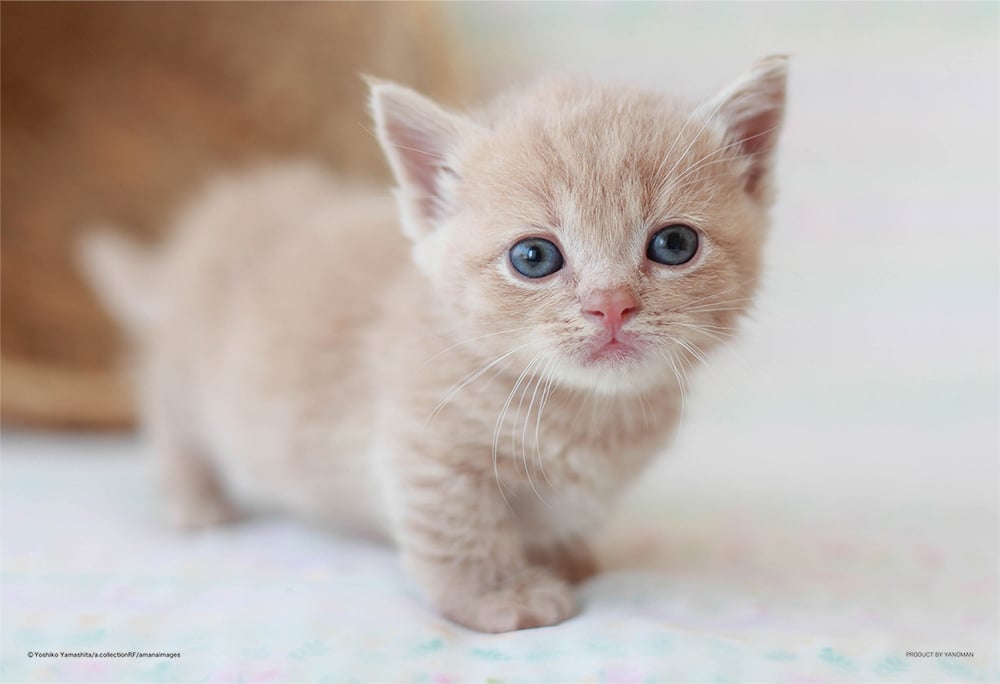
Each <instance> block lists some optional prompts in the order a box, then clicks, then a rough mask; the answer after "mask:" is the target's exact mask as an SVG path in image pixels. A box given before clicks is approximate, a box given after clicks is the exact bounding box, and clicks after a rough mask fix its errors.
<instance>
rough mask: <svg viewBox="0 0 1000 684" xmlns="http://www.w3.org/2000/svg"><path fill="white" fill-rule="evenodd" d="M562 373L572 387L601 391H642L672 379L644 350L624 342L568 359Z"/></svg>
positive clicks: (565, 382) (560, 371)
mask: <svg viewBox="0 0 1000 684" xmlns="http://www.w3.org/2000/svg"><path fill="white" fill-rule="evenodd" d="M559 377H560V380H562V382H563V384H565V385H567V386H569V387H573V388H575V389H582V390H586V391H590V392H598V393H601V394H623V393H630V392H641V391H644V390H647V389H649V388H651V387H654V386H657V385H662V384H664V383H665V382H667V381H668V380H669V378H665V377H663V376H662V373H660V369H657V368H654V367H653V364H652V363H651V362H650V361H649V359H648V357H647V355H646V354H645V353H644V352H642V351H641V350H640V349H638V348H637V347H636V346H634V345H631V344H627V343H621V342H617V343H608V344H604V345H601V346H599V347H597V348H595V349H592V350H590V351H589V352H587V354H586V355H585V356H584V357H583V358H582V359H579V358H578V359H574V360H568V359H567V360H566V362H564V363H562V364H560V368H559Z"/></svg>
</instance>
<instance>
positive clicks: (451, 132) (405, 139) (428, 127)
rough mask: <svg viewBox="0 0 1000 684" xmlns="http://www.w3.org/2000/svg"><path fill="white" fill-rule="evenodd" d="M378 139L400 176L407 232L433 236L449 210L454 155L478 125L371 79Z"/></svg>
mask: <svg viewBox="0 0 1000 684" xmlns="http://www.w3.org/2000/svg"><path fill="white" fill-rule="evenodd" d="M367 81H368V85H369V87H370V88H371V110H372V118H373V119H374V120H375V135H376V136H377V137H378V141H379V143H380V144H381V145H382V151H383V152H384V153H385V156H386V159H387V160H388V161H389V166H391V167H392V172H393V175H394V176H395V177H396V183H397V184H398V186H399V188H398V190H397V199H398V201H399V207H400V212H401V214H402V217H401V218H402V223H403V230H404V231H405V232H406V234H407V235H408V236H409V237H411V238H414V239H416V238H418V237H420V236H422V235H425V234H426V233H428V232H430V231H431V230H432V229H433V228H434V227H435V224H436V223H437V221H438V220H439V219H440V218H441V217H442V215H443V214H444V213H445V211H446V210H447V200H448V198H447V193H446V187H445V185H446V182H447V178H448V177H449V176H451V177H454V176H455V170H454V167H453V163H454V162H453V160H452V157H453V156H454V151H455V150H456V149H457V147H458V146H459V145H461V143H462V141H463V140H464V139H465V137H466V136H467V135H468V134H469V133H470V132H471V130H472V128H473V124H472V123H471V122H470V121H468V120H467V119H464V118H463V117H461V116H459V115H457V114H453V113H452V112H449V111H447V110H445V109H443V108H442V107H440V106H438V105H437V104H436V103H435V102H433V101H432V100H429V99H428V98H426V97H424V96H423V95H420V94H418V93H416V92H414V91H413V90H410V89H409V88H404V87H403V86H401V85H397V84H395V83H391V82H388V81H380V80H376V79H371V78H369V79H367Z"/></svg>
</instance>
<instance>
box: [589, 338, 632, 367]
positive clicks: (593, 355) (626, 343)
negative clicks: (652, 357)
mask: <svg viewBox="0 0 1000 684" xmlns="http://www.w3.org/2000/svg"><path fill="white" fill-rule="evenodd" d="M638 358H639V348H638V345H637V344H636V339H635V337H634V336H632V335H629V334H628V333H623V332H619V333H618V334H617V335H615V336H613V337H611V338H610V339H607V338H604V339H600V340H595V341H594V345H593V347H592V349H591V352H590V354H588V355H587V363H588V364H601V365H604V364H608V363H612V364H619V363H628V362H630V361H635V360H636V359H638Z"/></svg>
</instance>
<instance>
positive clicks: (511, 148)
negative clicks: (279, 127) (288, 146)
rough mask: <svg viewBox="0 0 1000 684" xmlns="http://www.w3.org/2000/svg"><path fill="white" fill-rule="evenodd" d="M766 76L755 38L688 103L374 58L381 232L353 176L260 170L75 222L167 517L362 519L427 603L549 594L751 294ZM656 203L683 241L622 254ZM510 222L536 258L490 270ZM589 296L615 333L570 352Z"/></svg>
mask: <svg viewBox="0 0 1000 684" xmlns="http://www.w3.org/2000/svg"><path fill="white" fill-rule="evenodd" d="M784 92H785V60H784V59H783V58H780V57H773V58H768V59H766V60H763V61H761V62H759V63H757V64H756V65H754V66H753V67H752V69H751V70H750V71H749V72H748V73H747V74H746V75H745V76H744V77H742V78H741V79H739V80H738V81H737V82H735V83H734V84H733V85H731V86H730V87H729V88H727V89H726V90H724V91H723V92H722V93H720V94H719V95H718V96H717V97H716V98H714V99H712V100H710V101H708V102H707V103H705V104H703V105H701V106H700V107H698V108H696V109H692V108H689V107H686V106H684V105H683V104H679V103H676V102H674V101H672V100H669V99H665V98H664V97H661V96H658V95H652V94H647V93H642V92H638V91H633V90H629V89H623V88H620V87H599V86H595V85H592V84H582V83H578V82H573V81H564V80H554V79H549V80H541V81H539V82H538V83H537V84H535V85H534V86H533V87H531V88H529V89H526V90H522V91H518V92H515V93H512V94H510V95H508V96H506V97H503V98H501V99H498V100H496V101H495V102H493V103H492V104H491V105H490V106H489V107H488V108H486V109H485V110H483V111H482V112H479V113H476V114H474V115H462V114H458V113H455V112H451V111H446V110H444V109H442V108H440V107H439V106H438V105H436V104H434V103H432V102H430V101H429V100H427V99H425V98H423V97H422V96H420V95H418V94H416V93H414V92H412V91H410V90H407V89H406V88H403V87H401V86H398V85H394V84H390V83H383V82H374V83H373V84H372V108H373V112H374V118H375V123H376V128H377V134H378V139H379V141H380V142H381V144H382V146H383V148H384V150H385V153H386V155H387V157H388V159H389V162H390V164H391V165H392V168H393V171H394V172H395V175H396V178H397V181H398V190H397V199H398V210H399V212H400V214H401V217H402V226H403V233H405V236H406V237H404V235H403V234H401V233H400V232H399V230H398V227H396V221H395V216H394V211H393V207H392V206H391V202H388V201H387V200H386V199H384V198H383V197H382V196H381V195H379V194H377V193H372V192H370V191H366V190H364V189H360V188H348V187H343V186H340V185H338V184H337V183H335V182H334V181H333V180H331V179H330V178H328V177H327V176H326V175H325V174H324V173H323V172H322V171H320V170H318V169H315V168H311V167H308V166H290V167H284V168H273V169H271V170H267V171H262V172H259V173H255V174H250V175H246V176H243V177H240V178H236V179H229V180H222V181H219V182H218V183H217V184H216V185H214V186H212V187H211V188H210V189H209V190H208V192H207V193H206V194H205V195H204V196H203V197H201V198H200V199H199V200H198V201H196V202H195V203H193V204H192V205H191V207H190V208H189V210H188V211H187V212H186V213H185V214H184V215H183V216H182V217H181V218H180V220H179V221H178V225H177V232H176V236H175V237H174V239H172V240H171V241H170V243H169V244H167V245H166V246H165V247H164V248H163V249H162V250H161V251H160V252H159V253H157V254H155V255H148V254H145V253H141V252H140V251H138V250H136V249H134V248H132V247H131V246H129V245H126V244H124V243H123V242H121V241H120V240H118V239H116V238H115V237H114V236H112V235H108V234H105V235H99V236H96V237H95V238H93V239H92V240H91V241H90V242H89V243H88V244H87V246H86V250H85V257H86V258H85V264H86V265H87V267H88V269H89V271H90V274H91V276H92V279H93V280H94V281H95V284H96V286H97V287H98V289H99V290H100V291H101V293H102V295H103V297H104V299H105V301H106V302H107V304H108V306H109V308H111V309H112V310H113V311H114V312H115V313H116V314H117V315H118V317H119V318H120V319H121V320H122V321H123V323H124V324H125V325H126V326H127V327H128V328H130V329H131V330H132V331H133V333H134V334H135V336H136V339H137V341H138V342H139V345H138V346H139V350H140V355H139V361H140V370H141V375H140V379H141V382H140V387H141V399H142V406H143V409H144V416H145V422H146V426H147V428H148V431H149V433H150V435H151V437H152V439H153V441H154V443H155V449H156V452H157V456H158V459H157V460H158V464H159V466H160V470H161V471H162V475H163V481H164V483H165V485H166V488H167V490H168V493H169V496H170V501H171V505H172V510H173V511H174V514H175V516H176V518H177V521H178V522H179V523H180V524H182V525H188V526H198V525H204V524H209V523H214V522H219V521H222V520H226V519H229V518H231V517H233V516H234V515H235V510H236V509H235V507H234V506H235V505H237V504H239V505H247V504H250V505H254V506H267V507H273V508H277V509H283V510H288V511H293V512H296V513H299V514H301V515H305V516H309V517H311V518H314V519H317V520H320V521H324V522H337V523H339V524H341V525H343V524H349V525H351V526H353V527H355V528H361V529H370V530H373V531H376V532H378V531H380V530H384V531H385V532H386V533H387V534H389V535H391V537H392V538H393V539H394V540H395V541H396V542H397V543H398V545H399V547H400V549H401V552H402V555H403V558H404V560H405V563H406V565H407V567H408V568H409V570H410V572H411V573H412V576H413V578H414V579H415V580H416V581H417V582H418V583H419V584H420V585H421V587H422V588H423V589H424V590H425V591H426V594H427V596H428V597H429V599H430V600H431V602H432V603H433V604H434V605H435V607H436V608H437V609H438V610H439V611H440V612H441V613H443V614H444V615H446V616H448V617H450V618H451V619H453V620H455V621H457V622H460V623H462V624H464V625H467V626H469V627H471V628H474V629H478V630H483V631H489V632H501V631H505V630H512V629H518V628H523V627H533V626H540V625H550V624H554V623H557V622H560V621H561V620H564V619H566V618H567V617H569V616H570V615H571V614H572V613H573V611H574V600H573V594H572V591H571V589H570V582H574V581H578V580H580V579H582V578H585V577H587V576H588V575H590V574H591V573H593V572H594V571H595V565H594V560H593V558H592V557H591V555H590V553H589V551H588V549H587V546H586V542H585V540H586V538H587V537H588V536H589V535H590V534H591V533H592V532H593V531H594V530H595V529H596V527H597V526H598V524H599V523H600V521H601V519H602V518H603V517H604V515H605V512H606V511H607V509H608V508H609V506H611V504H612V503H613V502H614V500H615V498H616V496H617V494H618V493H619V492H620V490H621V489H622V487H623V485H625V484H626V483H627V482H629V481H630V480H631V479H632V478H633V477H634V476H635V475H636V474H637V473H638V472H639V471H640V470H641V469H642V468H643V466H644V465H645V464H646V463H647V461H648V460H649V459H650V457H651V456H653V455H654V454H655V453H656V452H658V451H660V450H661V449H663V447H664V446H665V444H666V443H667V441H668V440H669V438H670V436H671V434H672V432H673V430H674V427H675V425H676V424H677V421H678V417H679V412H680V392H681V387H680V386H681V383H682V380H683V378H684V375H685V373H686V371H687V370H688V369H689V368H690V367H692V366H693V365H694V364H696V363H697V362H698V361H699V357H701V356H702V354H704V353H705V352H706V351H708V350H709V349H710V348H711V347H713V346H714V345H715V344H716V342H717V341H719V340H721V339H722V338H724V337H726V336H728V334H729V333H730V331H731V330H732V329H733V325H734V323H735V322H736V320H737V317H738V316H739V315H740V313H741V312H743V311H744V309H745V308H746V306H747V305H748V303H749V298H750V297H751V295H752V293H753V291H754V288H755V284H756V281H757V277H758V270H759V262H760V252H761V246H762V243H763V240H764V236H765V232H766V228H767V223H768V219H767V213H768V206H769V204H770V201H771V179H770V176H771V173H770V168H771V156H772V154H771V153H772V151H773V148H774V144H775V141H776V138H777V131H778V128H779V126H780V123H781V118H782V111H783V106H784ZM675 223H683V224H687V225H689V226H692V227H694V228H695V229H696V230H697V231H698V234H699V238H700V247H699V249H698V253H697V254H696V256H695V257H694V258H693V259H692V260H691V261H690V262H688V263H686V264H683V265H681V266H665V265H662V264H659V263H655V262H653V261H651V260H650V259H648V258H647V256H646V250H647V244H648V242H649V239H650V236H651V235H652V234H653V233H654V232H655V231H656V230H657V229H659V228H661V227H663V226H665V225H670V224H675ZM530 236H540V237H544V238H546V239H549V240H551V241H552V242H553V243H555V244H556V245H558V246H559V247H560V250H561V252H562V254H563V256H564V258H565V265H564V266H563V268H562V270H560V271H558V272H556V273H555V274H553V275H551V276H549V277H547V278H541V279H537V280H530V279H527V278H524V277H522V276H520V275H518V274H517V273H516V272H515V271H514V270H513V269H512V267H511V263H510V260H509V257H508V251H509V249H510V247H511V245H513V244H514V243H515V242H517V241H518V240H520V239H523V238H525V237H530ZM407 238H408V239H407ZM608 293H611V294H608ZM608 297H611V299H610V300H609V299H608ZM616 298H618V299H616ZM622 298H624V299H622ZM608 301H611V302H612V303H611V304H607V302H608ZM594 302H597V303H596V304H595V303H594ZM615 302H618V304H615ZM622 302H624V303H622ZM609 306H610V307H611V308H610V309H608V307H609ZM602 307H603V308H602ZM616 307H617V308H616ZM611 309H613V311H612V310H611ZM619 309H622V310H623V311H622V312H621V313H622V316H623V317H626V320H625V322H624V324H623V326H622V330H623V331H625V332H619V333H618V334H619V335H628V336H629V338H628V339H630V340H631V346H630V347H629V349H627V350H626V351H625V352H624V353H620V354H619V353H617V352H608V353H596V352H595V350H598V349H599V348H600V347H601V344H603V343H604V342H606V341H607V339H606V338H607V335H608V334H609V333H607V330H608V328H607V327H606V326H605V325H604V323H605V321H607V320H609V318H608V317H610V316H611V315H612V314H614V315H617V313H616V312H618V310H619ZM602 312H604V313H602ZM595 353H596V355H595Z"/></svg>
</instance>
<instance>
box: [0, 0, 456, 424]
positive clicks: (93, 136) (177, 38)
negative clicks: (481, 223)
mask: <svg viewBox="0 0 1000 684" xmlns="http://www.w3.org/2000/svg"><path fill="white" fill-rule="evenodd" d="M0 28H2V37H0V49H2V55H0V57H2V85H0V87H2V111H0V116H2V138H3V158H2V188H0V189H2V194H3V202H2V208H0V222H2V229H3V233H2V238H3V249H2V252H0V254H2V258H0V261H2V264H0V268H2V304H0V306H2V356H3V365H2V378H3V391H2V418H3V422H4V423H5V424H11V423H18V424H29V425H34V426H46V427H67V428H70V427H72V428H81V427H113V426H127V425H129V424H130V423H131V421H132V402H131V400H130V397H129V394H128V390H127V387H126V385H125V384H124V383H123V382H121V381H120V379H119V375H118V369H117V365H116V362H115V359H116V358H117V356H118V351H119V343H118V333H117V332H116V330H115V328H114V326H113V325H112V324H111V323H110V321H108V320H107V318H106V316H105V314H104V313H103V312H102V311H101V310H100V309H99V308H98V306H97V304H96V303H95V302H94V300H93V299H92V295H91V294H90V293H89V292H88V289H87V288H86V287H84V285H83V283H82V282H81V280H80V275H79V272H78V270H77V269H76V267H75V264H74V259H73V255H74V252H75V248H76V242H77V238H78V236H79V234H80V233H81V232H82V231H84V230H85V229H86V228H88V227H90V226H92V225H93V224H94V223H97V222H110V223H113V224H115V225H116V226H119V227H122V228H124V229H125V230H127V231H129V232H130V233H132V234H134V235H136V236H137V237H139V238H140V239H142V240H151V239H153V238H155V237H158V236H159V235H160V232H161V230H162V228H163V227H164V226H165V225H166V223H167V219H168V218H169V217H170V216H171V214H172V212H173V211H175V210H176V208H177V207H178V205H179V204H180V202H181V200H182V199H183V198H184V197H186V196H187V195H189V194H190V193H191V192H192V191H193V190H195V189H197V188H198V187H199V186H200V185H201V184H202V183H203V181H204V180H205V179H206V177H207V176H209V175H212V174H214V173H215V172H217V171H219V170H224V169H233V168H238V167H241V166H246V165H248V164H253V163H255V162H262V161H265V160H268V159H274V158H280V157H288V156H307V157H311V158H315V159H317V160H320V161H322V162H325V163H326V164H327V165H328V166H329V167H330V168H332V169H334V170H337V171H338V172H340V173H341V175H343V176H346V177H348V178H387V169H385V167H384V164H383V162H382V161H381V158H380V154H379V151H378V148H377V145H376V144H375V141H374V139H373V138H372V136H371V135H370V134H369V133H368V132H367V131H366V128H365V127H364V126H367V124H366V121H367V114H366V112H365V104H364V101H365V87H364V84H363V82H362V81H361V79H360V78H359V74H360V73H362V72H367V73H372V74H376V75H378V76H384V77H386V78H392V79H395V80H399V81H401V82H404V83H407V84H410V85H412V86H414V87H416V88H418V89H421V90H423V91H425V92H427V93H429V94H431V95H433V96H435V97H439V98H442V99H443V100H445V101H448V100H454V99H455V98H456V97H457V96H458V92H459V89H460V84H461V83H462V82H463V81H464V79H463V78H462V74H461V73H460V72H459V71H458V70H457V69H456V67H457V66H461V61H460V60H458V59H456V55H455V54H454V53H455V51H456V50H455V47H454V42H453V40H452V33H451V32H450V31H449V28H448V26H447V25H446V22H445V20H444V18H443V16H442V14H441V12H440V11H439V7H438V6H437V5H435V4H430V3H398V4H397V3H287V4H286V3H259V4H258V3H91V2H82V3H7V2H5V3H3V4H2V6H0Z"/></svg>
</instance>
